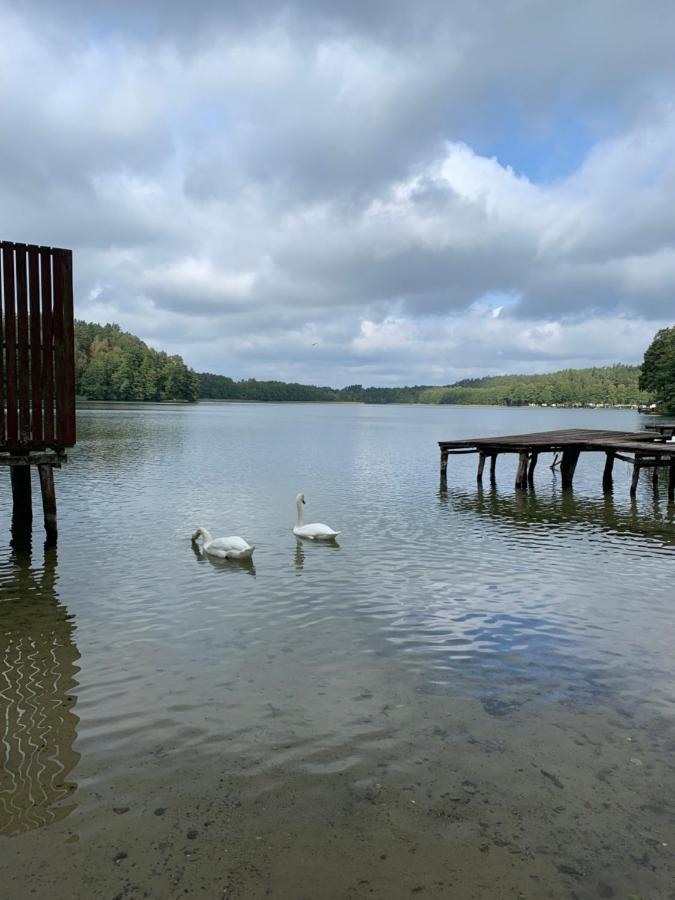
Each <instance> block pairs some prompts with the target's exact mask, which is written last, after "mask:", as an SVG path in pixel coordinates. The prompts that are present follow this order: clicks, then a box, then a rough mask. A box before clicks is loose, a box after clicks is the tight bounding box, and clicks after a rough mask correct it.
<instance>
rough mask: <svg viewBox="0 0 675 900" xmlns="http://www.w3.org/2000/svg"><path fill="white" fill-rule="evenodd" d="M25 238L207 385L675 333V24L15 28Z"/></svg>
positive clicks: (323, 17)
mask: <svg viewBox="0 0 675 900" xmlns="http://www.w3.org/2000/svg"><path fill="white" fill-rule="evenodd" d="M0 17H1V21H2V23H3V27H2V32H3V37H2V52H1V53H0V238H2V239H3V240H13V241H24V242H27V243H39V244H48V245H51V246H59V247H69V248H71V249H72V250H73V253H74V270H75V281H76V283H75V290H76V315H77V317H78V318H80V319H85V320H87V321H96V322H101V323H105V322H117V323H119V324H120V325H121V327H122V328H123V329H125V330H128V331H131V332H133V333H134V334H137V335H139V336H140V337H141V338H143V339H144V340H145V341H147V342H148V343H149V344H150V345H151V346H153V347H155V348H157V349H164V350H167V351H168V352H170V353H180V354H181V355H182V356H183V358H184V359H185V361H186V362H187V363H188V365H190V366H192V367H193V368H195V369H197V370H198V371H211V372H216V373H221V374H225V375H229V376H231V377H234V378H245V377H256V378H260V379H267V378H278V379H282V380H294V381H301V382H306V383H314V384H325V385H332V386H338V387H339V386H343V385H345V384H353V383H361V384H364V385H372V384H375V385H402V384H447V383H452V382H453V381H456V380H458V379H461V378H465V377H476V376H481V375H490V374H499V373H503V372H543V371H552V370H556V369H560V368H566V367H577V366H591V365H609V364H612V363H615V362H626V363H636V362H640V361H641V359H642V356H643V353H644V350H645V348H646V347H647V346H648V344H649V342H650V340H651V338H652V337H653V335H654V333H655V332H656V331H657V330H658V329H659V328H661V327H664V326H666V325H670V324H672V323H673V321H674V320H675V53H673V35H674V34H675V4H673V3H672V0H650V2H649V3H638V2H635V0H630V2H628V0H565V2H564V3H562V2H559V0H485V2H481V3H476V2H475V0H468V2H453V0H407V2H403V0H340V2H336V0H333V2H327V0H295V2H289V3H282V2H277V0H229V2H227V3H223V2H222V0H202V2H199V0H195V2H194V3H192V4H188V3H185V0H180V2H178V0H143V2H142V3H139V2H137V0H114V2H109V0H97V2H94V3H92V2H91V0H86V2H85V0H50V2H48V3H47V2H43V0H31V2H30V3H26V2H18V0H0Z"/></svg>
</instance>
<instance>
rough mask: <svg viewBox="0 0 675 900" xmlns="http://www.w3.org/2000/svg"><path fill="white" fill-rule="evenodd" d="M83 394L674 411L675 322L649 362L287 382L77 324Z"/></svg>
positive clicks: (108, 328)
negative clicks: (328, 383)
mask: <svg viewBox="0 0 675 900" xmlns="http://www.w3.org/2000/svg"><path fill="white" fill-rule="evenodd" d="M75 339H76V346H77V356H76V368H77V393H78V396H80V397H84V398H87V399H90V400H155V401H157V400H187V401H193V400H198V399H201V400H244V401H252V400H255V401H277V402H279V401H323V402H327V401H330V402H339V401H342V402H349V401H351V402H357V403H449V404H483V405H506V406H523V405H526V404H529V403H535V404H547V405H551V404H557V405H565V406H583V405H586V404H594V405H601V404H604V405H609V406H615V405H616V406H637V405H638V404H641V403H648V402H649V401H650V400H651V398H652V396H655V397H656V398H657V399H658V401H659V403H660V404H661V405H662V407H663V408H664V410H668V409H669V410H671V411H675V327H673V328H670V329H668V328H666V329H663V331H660V332H659V333H658V334H657V336H656V337H655V338H654V342H653V343H652V345H651V347H650V348H649V349H648V351H647V353H646V354H645V365H644V367H642V369H641V367H640V366H624V365H615V366H606V367H604V368H593V369H563V370H562V371H559V372H549V373H547V374H544V375H496V376H492V377H487V378H472V379H465V380H464V381H458V382H456V383H455V384H451V385H446V386H444V387H437V386H431V385H416V386H414V387H397V388H396V387H395V388H378V387H363V386H362V385H360V384H352V385H349V386H348V387H345V388H340V389H335V388H331V387H314V386H313V385H306V384H295V383H290V384H289V383H286V382H283V381H257V380H256V379H254V378H248V379H244V380H242V381H235V380H234V379H232V378H228V377H227V376H225V375H214V374H211V373H209V372H202V373H196V372H194V371H193V370H192V369H190V368H188V366H186V365H185V363H184V362H183V360H182V359H181V357H180V356H169V355H167V354H166V353H163V352H160V351H157V350H153V349H152V348H151V347H148V346H147V344H145V343H144V342H143V341H142V340H141V339H140V338H138V337H136V336H135V335H133V334H129V333H128V332H124V331H122V330H121V329H120V327H119V326H118V325H95V324H92V323H88V322H76V323H75Z"/></svg>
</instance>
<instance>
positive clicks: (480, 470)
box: [476, 450, 485, 484]
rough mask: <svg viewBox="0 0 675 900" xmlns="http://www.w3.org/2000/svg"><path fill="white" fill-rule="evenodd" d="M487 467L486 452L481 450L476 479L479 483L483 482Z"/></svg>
mask: <svg viewBox="0 0 675 900" xmlns="http://www.w3.org/2000/svg"><path fill="white" fill-rule="evenodd" d="M484 468H485V453H483V451H482V450H481V452H480V453H479V454H478V473H477V474H476V481H478V483H479V484H482V483H483V469H484Z"/></svg>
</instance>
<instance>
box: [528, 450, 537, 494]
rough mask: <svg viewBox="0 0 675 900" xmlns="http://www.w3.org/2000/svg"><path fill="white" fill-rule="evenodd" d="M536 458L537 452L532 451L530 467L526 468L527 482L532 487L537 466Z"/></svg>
mask: <svg viewBox="0 0 675 900" xmlns="http://www.w3.org/2000/svg"><path fill="white" fill-rule="evenodd" d="M538 459H539V454H538V453H534V452H533V453H532V455H531V457H530V467H529V468H528V470H527V483H528V485H529V486H530V487H531V488H533V487H534V470H535V469H536V467H537V460H538Z"/></svg>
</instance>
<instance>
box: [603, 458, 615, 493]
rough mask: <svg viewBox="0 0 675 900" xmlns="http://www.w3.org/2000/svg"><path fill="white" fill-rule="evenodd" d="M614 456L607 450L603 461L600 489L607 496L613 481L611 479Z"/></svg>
mask: <svg viewBox="0 0 675 900" xmlns="http://www.w3.org/2000/svg"><path fill="white" fill-rule="evenodd" d="M615 458H616V457H615V455H614V453H613V452H612V451H611V450H607V452H606V459H605V471H604V472H603V473H602V489H603V491H604V492H605V493H606V494H608V493H609V492H610V491H611V490H612V486H613V484H614V479H613V477H612V475H613V471H614V460H615Z"/></svg>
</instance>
